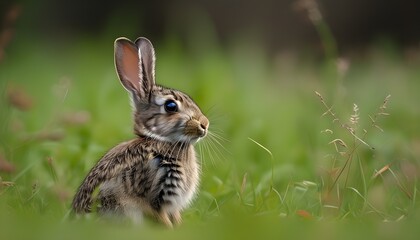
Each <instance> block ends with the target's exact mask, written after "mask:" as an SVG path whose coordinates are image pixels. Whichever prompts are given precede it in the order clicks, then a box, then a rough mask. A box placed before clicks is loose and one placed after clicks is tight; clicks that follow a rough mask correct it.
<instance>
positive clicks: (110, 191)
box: [72, 38, 209, 226]
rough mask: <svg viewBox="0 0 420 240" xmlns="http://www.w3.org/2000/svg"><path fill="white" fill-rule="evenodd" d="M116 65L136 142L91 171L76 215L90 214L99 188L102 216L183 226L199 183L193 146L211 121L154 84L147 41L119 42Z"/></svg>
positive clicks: (78, 195)
mask: <svg viewBox="0 0 420 240" xmlns="http://www.w3.org/2000/svg"><path fill="white" fill-rule="evenodd" d="M115 63H116V70H117V73H118V75H119V78H120V80H121V83H122V84H123V86H124V87H125V88H126V89H127V91H129V92H130V93H131V94H132V100H133V105H134V123H135V124H134V132H135V134H136V135H137V136H138V137H137V138H136V139H133V140H131V141H128V142H124V143H121V144H119V145H117V146H116V147H114V148H112V149H111V150H110V151H109V152H108V153H106V154H105V155H104V156H103V157H102V159H100V160H99V161H98V163H97V164H96V165H95V166H94V167H93V168H92V169H91V170H90V172H89V173H88V175H87V176H86V178H85V179H84V181H83V183H82V185H81V186H80V187H79V189H78V191H77V193H76V195H75V197H74V200H73V204H72V207H73V211H74V212H76V213H78V214H83V213H87V212H90V211H91V209H92V205H93V204H94V199H93V196H92V194H93V192H94V191H95V189H96V188H98V187H99V189H100V191H99V195H98V201H99V205H98V209H99V212H100V213H101V214H104V215H120V216H125V217H129V218H130V219H132V220H133V221H140V220H141V219H142V217H143V215H149V216H154V217H155V218H156V219H158V220H159V221H160V222H162V223H164V224H166V225H167V226H172V225H173V224H174V223H175V224H179V223H180V222H181V211H182V210H183V209H185V208H186V207H187V206H188V205H189V203H190V202H191V200H192V199H193V198H194V195H195V192H196V190H197V186H198V183H199V171H200V169H199V165H198V163H197V161H196V156H195V151H194V147H193V144H194V143H195V142H197V141H198V140H200V139H201V138H203V137H204V136H205V135H206V134H207V129H208V125H209V121H208V119H207V118H206V117H205V116H204V115H203V114H202V113H201V111H200V109H199V108H198V106H197V105H196V104H195V103H194V101H193V100H192V99H191V98H190V97H189V96H188V95H186V94H184V93H182V92H179V91H176V90H173V89H168V88H165V87H162V86H158V85H156V84H155V79H154V76H155V74H154V68H155V57H154V49H153V46H152V45H151V43H150V42H149V41H148V40H147V39H145V38H139V39H137V40H136V42H135V43H133V42H131V41H129V40H128V39H125V38H120V39H117V40H116V43H115ZM168 101H172V102H175V103H176V104H177V109H176V111H169V110H168V109H167V108H166V104H167V102H168Z"/></svg>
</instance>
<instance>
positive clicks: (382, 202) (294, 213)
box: [0, 37, 420, 239]
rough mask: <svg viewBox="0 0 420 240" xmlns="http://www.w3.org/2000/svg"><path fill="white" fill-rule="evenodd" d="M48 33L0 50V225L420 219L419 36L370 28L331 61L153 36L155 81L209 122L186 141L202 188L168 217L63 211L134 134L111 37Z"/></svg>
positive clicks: (275, 225) (284, 232)
mask: <svg viewBox="0 0 420 240" xmlns="http://www.w3.org/2000/svg"><path fill="white" fill-rule="evenodd" d="M168 39H171V38H168ZM59 43H60V44H57V43H55V44H53V43H52V42H48V41H45V40H43V39H31V42H30V44H29V42H28V41H25V40H19V39H17V40H16V41H15V42H13V44H12V45H11V46H10V48H9V49H7V53H8V55H7V58H5V59H3V61H2V62H0V79H1V81H0V95H1V99H2V100H1V101H0V116H1V118H0V136H1V137H0V156H1V161H2V165H0V166H1V168H0V176H1V181H0V185H1V186H0V238H1V239H28V238H33V239H48V238H50V239H57V238H58V237H60V238H62V237H64V238H69V239H74V238H92V237H93V236H95V237H96V236H99V237H100V238H103V239H112V238H117V237H124V238H138V237H139V236H141V237H143V238H152V237H153V238H168V237H171V238H175V239H177V238H179V239H181V238H183V239H185V238H197V237H200V238H211V239H214V238H217V237H218V238H225V239H231V238H250V239H255V238H260V237H266V238H274V237H275V238H279V237H282V238H284V239H288V238H318V239H328V238H337V237H340V238H343V239H347V238H348V239H355V238H365V239H372V238H384V239H395V238H397V237H399V238H407V239H410V238H413V236H416V233H417V234H418V230H417V229H418V227H417V225H418V224H417V223H418V221H419V219H420V211H419V206H418V197H417V183H418V180H417V178H418V176H419V161H418V159H419V156H420V145H419V138H418V136H419V135H420V128H419V125H418V118H419V114H420V112H419V110H418V102H419V101H420V97H419V95H418V89H420V88H419V87H420V86H419V85H420V83H419V82H418V81H417V80H418V79H419V77H420V72H419V70H418V64H419V61H420V59H419V58H418V56H419V53H418V51H417V52H414V53H412V54H411V55H410V54H406V55H404V54H403V52H402V51H394V50H393V49H394V48H391V50H392V51H390V50H388V48H387V47H386V45H381V44H378V45H376V47H375V46H374V47H372V48H371V49H370V50H369V51H368V53H367V54H366V56H364V57H357V56H354V57H348V58H342V59H341V60H340V61H341V62H340V64H341V65H338V66H337V67H336V65H332V61H327V62H321V63H317V62H315V61H311V60H308V59H306V58H303V57H302V56H301V55H287V54H284V55H282V54H278V55H277V56H269V55H267V54H266V52H265V51H264V50H263V49H262V48H259V47H257V45H249V43H240V42H235V43H234V44H233V46H239V47H227V48H223V47H220V46H218V45H217V43H209V47H208V48H205V47H204V48H200V51H197V50H196V46H192V47H191V48H189V46H186V47H185V46H184V47H182V46H181V44H178V42H177V41H176V40H174V39H171V40H168V41H167V42H161V43H158V44H156V46H155V47H156V51H157V81H158V82H159V83H161V84H163V85H166V86H170V87H173V88H176V89H180V90H183V91H185V92H187V93H188V94H190V95H191V96H192V97H193V98H194V99H195V100H196V102H197V103H198V104H199V105H200V106H201V107H202V109H203V111H204V112H206V113H207V114H208V116H209V118H210V121H211V131H212V132H213V133H214V134H215V135H214V136H213V138H212V139H213V140H211V139H210V138H209V139H207V141H206V142H203V143H200V144H199V146H198V147H197V149H198V150H200V151H199V154H200V156H201V161H202V165H203V173H202V181H201V187H200V193H199V196H198V198H197V199H196V201H195V202H194V204H193V205H192V206H191V207H190V208H189V209H188V210H186V211H185V213H184V219H185V223H184V224H183V225H182V226H180V227H179V228H177V229H175V230H166V229H164V228H163V227H161V226H159V225H156V224H154V223H153V222H149V221H148V222H146V223H145V224H144V225H142V226H132V225H130V224H126V223H109V222H104V221H102V220H100V219H97V218H96V216H94V215H92V216H90V217H89V218H88V219H78V220H71V219H68V218H67V217H66V216H67V213H68V211H69V206H70V202H71V199H72V196H73V194H74V192H75V190H76V188H77V187H78V185H79V184H80V183H81V181H82V180H83V177H84V176H85V174H86V173H87V172H88V170H89V169H90V168H91V167H92V166H93V165H94V163H95V162H96V161H97V160H98V159H99V158H100V156H102V154H103V153H104V152H105V151H107V150H108V149H109V148H111V147H112V146H114V145H115V144H117V143H119V142H121V141H124V140H127V139H130V138H132V137H133V134H132V120H131V110H130V106H129V101H128V96H127V94H126V92H125V91H124V89H123V88H122V87H121V86H120V83H119V82H118V80H117V77H116V74H115V71H114V69H113V59H112V51H113V49H112V43H113V37H109V38H108V37H104V38H103V41H102V42H98V41H97V40H90V39H88V38H83V39H74V40H72V42H71V44H70V42H66V41H62V42H59ZM33 46H37V47H33ZM245 46H246V47H245ZM381 46H385V47H381ZM244 49H247V51H244ZM395 52H397V54H395ZM409 56H415V57H414V58H413V57H411V58H410V57H409ZM343 64H344V65H343ZM315 91H317V92H319V93H320V94H321V95H322V96H323V98H322V100H321V101H320V99H319V96H317V95H316V94H315ZM389 94H390V95H392V97H391V98H389V101H387V104H386V107H387V108H386V113H388V114H389V116H388V115H387V116H385V114H383V113H385V109H384V108H381V106H382V107H383V106H384V102H383V101H384V99H386V97H387V96H388V95H389ZM354 104H355V105H354ZM381 109H383V110H384V112H381V111H382V110H381ZM323 113H326V114H323ZM332 113H333V114H332ZM377 113H379V115H377V116H378V119H376V118H375V116H376V115H375V114H377ZM369 116H371V118H370V117H369ZM335 118H338V119H340V121H341V122H340V124H337V121H336V120H334V119H335ZM350 119H352V121H350ZM372 119H374V121H372ZM345 124H348V125H345ZM352 124H353V125H352ZM326 129H328V130H327V131H325V130H326ZM364 129H366V130H368V134H364V131H363V130H364ZM220 145H222V146H223V147H222V146H220Z"/></svg>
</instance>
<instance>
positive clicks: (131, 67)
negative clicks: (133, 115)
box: [114, 38, 146, 103]
mask: <svg viewBox="0 0 420 240" xmlns="http://www.w3.org/2000/svg"><path fill="white" fill-rule="evenodd" d="M114 54H115V55H114V60H115V69H116V70H117V73H118V77H119V79H120V81H121V83H122V85H123V86H124V88H125V89H126V90H127V91H129V92H130V93H131V94H132V98H133V102H134V103H138V101H140V99H141V98H144V97H145V96H146V93H145V92H144V89H143V88H142V87H141V86H140V84H141V83H142V78H143V71H142V62H141V61H142V60H141V56H140V52H139V49H138V47H137V45H136V44H134V43H133V42H131V41H130V40H129V39H127V38H118V39H117V40H115V44H114Z"/></svg>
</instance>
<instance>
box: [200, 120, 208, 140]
mask: <svg viewBox="0 0 420 240" xmlns="http://www.w3.org/2000/svg"><path fill="white" fill-rule="evenodd" d="M198 133H199V134H198V135H199V136H200V137H204V136H206V135H207V126H206V125H204V124H202V123H201V124H200V126H199V128H198Z"/></svg>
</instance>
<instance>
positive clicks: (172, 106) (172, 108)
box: [164, 100, 178, 113]
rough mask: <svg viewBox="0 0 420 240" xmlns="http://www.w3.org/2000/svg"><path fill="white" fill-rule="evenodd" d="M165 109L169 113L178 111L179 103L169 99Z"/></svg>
mask: <svg viewBox="0 0 420 240" xmlns="http://www.w3.org/2000/svg"><path fill="white" fill-rule="evenodd" d="M164 107H165V111H166V112H168V113H173V112H176V111H178V105H177V104H176V102H175V101H174V100H167V101H166V102H165V104H164Z"/></svg>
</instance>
